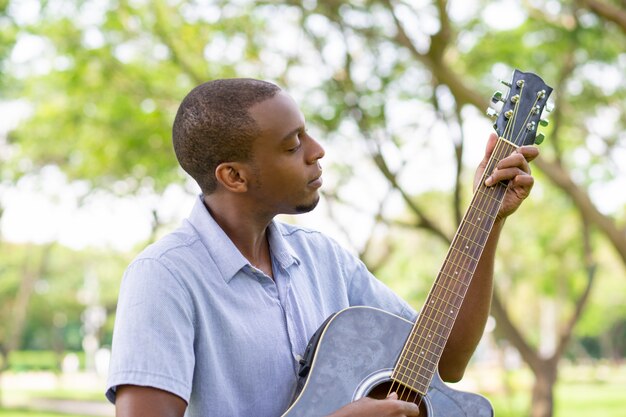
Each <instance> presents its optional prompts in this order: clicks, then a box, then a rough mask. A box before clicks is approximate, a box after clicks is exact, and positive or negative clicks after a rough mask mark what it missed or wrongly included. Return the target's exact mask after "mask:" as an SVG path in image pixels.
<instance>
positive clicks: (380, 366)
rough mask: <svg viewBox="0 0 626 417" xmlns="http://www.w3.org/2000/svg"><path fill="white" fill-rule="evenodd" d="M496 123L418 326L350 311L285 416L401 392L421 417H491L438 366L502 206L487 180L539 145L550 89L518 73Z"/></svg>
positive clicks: (315, 354)
mask: <svg viewBox="0 0 626 417" xmlns="http://www.w3.org/2000/svg"><path fill="white" fill-rule="evenodd" d="M503 84H505V85H506V86H507V87H508V88H509V92H508V95H507V97H506V98H505V97H504V95H503V94H502V93H500V92H496V93H495V94H494V95H493V97H492V101H493V102H494V103H498V104H499V103H500V102H502V108H501V110H500V112H499V113H497V112H496V111H495V110H493V109H489V111H488V112H487V113H488V114H489V115H491V116H493V117H494V118H495V119H496V120H495V123H494V128H495V130H496V132H497V133H498V136H499V139H498V142H497V144H496V147H495V149H494V151H493V154H492V156H491V159H490V160H489V163H488V165H487V168H486V169H485V173H484V176H483V178H482V180H481V182H480V184H481V185H479V186H478V187H477V189H476V190H475V192H474V195H473V197H472V200H471V203H470V206H469V208H468V210H467V212H466V213H465V215H464V217H463V219H462V221H461V223H460V225H459V228H458V230H457V232H456V234H455V236H454V239H453V240H452V244H451V246H450V249H449V250H448V253H447V255H446V258H445V260H444V262H443V266H442V267H441V269H440V271H439V273H438V275H437V278H436V279H435V282H434V284H433V286H432V288H431V289H430V292H429V294H428V296H427V298H426V302H425V303H424V305H423V307H422V309H421V311H420V314H419V316H418V318H417V320H416V322H415V323H411V322H409V321H407V320H405V319H403V318H401V317H398V316H395V315H393V314H390V313H387V312H385V311H382V310H379V309H376V308H370V307H350V308H347V309H345V310H342V311H340V312H338V313H335V314H334V315H332V316H331V317H329V318H328V319H327V320H326V321H325V322H324V324H322V326H321V327H320V328H319V330H318V331H317V332H316V334H315V335H314V336H313V337H312V338H311V341H310V342H309V345H308V347H307V351H306V353H305V355H304V358H303V359H302V361H301V368H300V377H301V378H302V380H301V382H302V385H303V387H302V390H301V392H300V394H299V395H298V396H297V398H296V399H295V401H294V402H293V404H292V405H291V406H290V407H289V408H288V409H287V411H286V412H285V413H284V414H283V417H321V416H326V415H328V414H331V413H332V412H334V411H336V410H338V409H339V408H341V407H342V406H344V405H346V404H348V403H350V402H352V401H356V400H358V399H360V398H363V397H366V396H367V397H372V398H379V399H380V398H385V397H386V396H387V395H388V394H389V393H390V392H392V391H395V392H396V393H398V395H399V397H400V398H401V399H403V400H407V401H413V402H415V403H417V404H419V406H420V416H427V417H435V416H442V417H483V416H485V417H486V416H493V414H494V413H493V408H492V406H491V404H490V403H489V401H488V400H487V399H486V398H484V397H482V396H480V395H477V394H473V393H467V392H461V391H457V390H454V389H452V388H450V387H448V386H447V385H446V384H445V383H443V382H442V380H441V378H440V377H439V374H438V371H437V367H438V363H439V359H440V358H441V354H442V352H443V349H444V346H445V345H446V342H447V340H448V337H449V335H450V331H451V330H452V327H453V326H454V322H455V320H456V317H457V314H458V312H459V309H460V308H461V304H462V303H463V299H464V297H465V294H466V292H467V289H468V287H469V285H470V282H471V280H472V276H473V274H474V271H475V269H476V266H477V264H478V260H479V259H480V256H481V254H482V251H483V248H484V245H485V242H486V241H487V238H488V237H489V234H490V232H491V230H492V227H493V224H494V222H495V219H496V215H497V213H498V210H499V208H500V206H501V204H502V201H503V198H504V194H505V192H506V189H507V183H506V182H501V183H498V184H496V185H494V186H491V187H487V186H485V185H484V181H485V179H486V178H487V176H488V175H489V174H490V173H491V172H492V171H493V169H494V167H495V165H496V164H497V163H498V161H500V160H501V159H503V158H505V157H506V156H508V155H510V154H511V153H512V152H513V151H514V150H515V149H516V148H517V147H519V146H523V145H530V144H533V143H535V144H538V143H540V142H541V141H542V140H543V135H542V134H537V127H538V125H539V124H541V125H545V121H544V120H542V119H540V117H541V114H542V111H543V109H544V107H545V105H546V100H547V98H548V96H549V95H550V93H551V92H552V88H551V87H549V86H547V85H546V84H545V83H544V82H543V80H542V79H541V78H539V77H538V76H537V75H535V74H532V73H524V72H521V71H519V70H515V71H514V72H513V77H512V80H511V82H503Z"/></svg>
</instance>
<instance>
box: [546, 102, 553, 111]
mask: <svg viewBox="0 0 626 417" xmlns="http://www.w3.org/2000/svg"><path fill="white" fill-rule="evenodd" d="M552 110H554V103H550V102H548V103H546V111H547V112H548V113H550V112H552Z"/></svg>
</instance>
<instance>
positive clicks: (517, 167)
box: [474, 133, 539, 219]
mask: <svg viewBox="0 0 626 417" xmlns="http://www.w3.org/2000/svg"><path fill="white" fill-rule="evenodd" d="M497 141H498V135H496V134H495V133H492V134H491V135H490V136H489V140H488V142H487V149H486V150H485V157H484V158H483V160H482V161H481V163H480V165H478V169H477V170H476V175H475V177H474V189H476V188H477V187H478V185H479V183H480V180H481V178H482V176H483V173H484V171H485V168H486V166H487V163H488V162H489V158H490V157H491V154H492V153H493V150H494V148H495V146H496V143H497ZM538 155H539V149H537V148H536V147H534V146H521V147H519V148H517V149H516V150H515V151H514V152H513V153H512V154H511V155H509V156H507V157H506V158H504V159H502V160H501V161H500V162H498V164H497V165H496V167H495V169H494V170H493V172H492V173H491V175H490V176H489V177H487V178H486V179H485V185H486V186H488V187H491V186H493V185H495V184H497V183H499V182H500V181H506V180H508V181H509V186H508V189H507V192H506V195H505V196H504V201H503V202H502V206H501V207H500V211H499V212H498V218H499V219H504V218H506V217H508V216H509V215H510V214H511V213H513V212H514V211H515V210H517V208H518V207H519V206H520V204H522V201H524V199H526V197H528V195H529V194H530V190H531V189H532V188H533V184H534V182H535V180H534V178H533V177H532V175H531V174H530V166H529V165H528V163H529V162H530V161H532V160H533V159H535V158H536V157H537V156H538Z"/></svg>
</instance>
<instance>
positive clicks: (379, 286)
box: [348, 258, 417, 321]
mask: <svg viewBox="0 0 626 417" xmlns="http://www.w3.org/2000/svg"><path fill="white" fill-rule="evenodd" d="M351 266H352V270H351V272H350V282H349V286H348V297H349V300H350V305H351V306H357V305H364V306H370V307H376V308H380V309H381V310H385V311H388V312H390V313H393V314H396V315H398V316H400V317H403V318H405V319H407V320H409V321H415V320H416V319H417V312H416V311H415V309H413V308H412V307H411V306H410V305H409V304H408V303H407V302H406V301H404V300H403V299H402V298H400V297H399V296H398V295H397V294H396V293H395V292H393V291H392V290H391V289H390V288H389V287H387V286H386V285H385V284H383V283H382V282H381V281H380V280H378V279H377V278H376V277H374V276H373V275H372V273H371V272H369V270H368V269H367V267H366V266H365V264H363V262H362V261H361V260H360V259H358V258H354V259H353V263H352V265H351Z"/></svg>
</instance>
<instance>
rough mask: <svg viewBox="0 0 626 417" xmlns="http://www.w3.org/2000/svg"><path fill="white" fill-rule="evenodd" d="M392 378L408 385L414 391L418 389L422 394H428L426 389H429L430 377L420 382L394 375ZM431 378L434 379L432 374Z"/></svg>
mask: <svg viewBox="0 0 626 417" xmlns="http://www.w3.org/2000/svg"><path fill="white" fill-rule="evenodd" d="M433 375H434V374H433ZM391 378H392V379H394V380H396V381H398V382H400V383H402V384H404V385H406V386H407V387H409V388H411V389H412V390H413V391H416V392H418V393H419V394H421V395H426V391H428V385H430V379H427V380H426V381H424V382H418V381H407V380H406V379H403V378H400V377H396V376H393V375H392V376H391ZM431 379H432V376H431Z"/></svg>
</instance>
